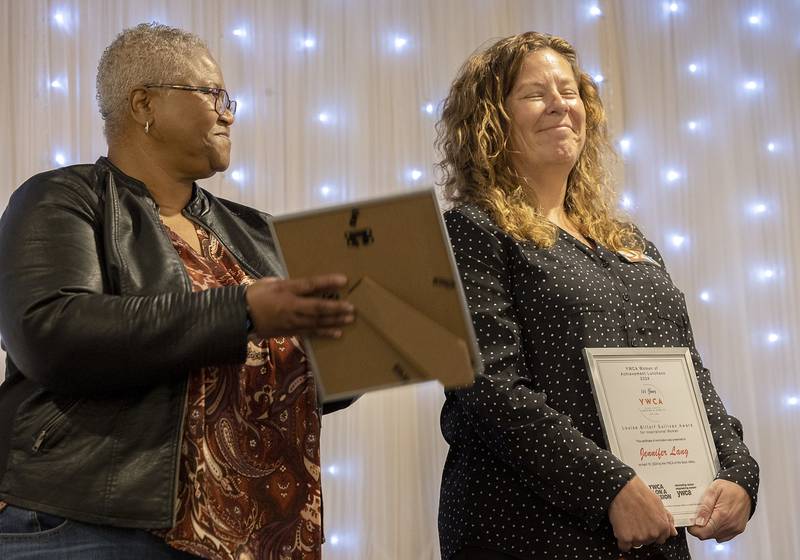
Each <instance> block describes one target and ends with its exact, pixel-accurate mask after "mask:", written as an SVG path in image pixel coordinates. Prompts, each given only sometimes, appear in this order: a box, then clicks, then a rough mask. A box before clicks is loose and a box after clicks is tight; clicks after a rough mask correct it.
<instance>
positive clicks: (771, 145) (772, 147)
mask: <svg viewBox="0 0 800 560" xmlns="http://www.w3.org/2000/svg"><path fill="white" fill-rule="evenodd" d="M777 149H778V144H777V143H776V142H767V151H768V152H774V151H777Z"/></svg>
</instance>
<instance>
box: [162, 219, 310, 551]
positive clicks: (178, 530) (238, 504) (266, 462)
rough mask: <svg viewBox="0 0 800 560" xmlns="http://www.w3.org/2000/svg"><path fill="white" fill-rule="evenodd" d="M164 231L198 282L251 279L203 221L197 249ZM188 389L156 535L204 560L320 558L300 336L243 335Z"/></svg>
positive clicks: (197, 285)
mask: <svg viewBox="0 0 800 560" xmlns="http://www.w3.org/2000/svg"><path fill="white" fill-rule="evenodd" d="M167 231H168V232H169V235H170V239H171V241H172V244H173V245H174V247H175V249H176V250H177V252H178V254H179V255H180V257H181V260H182V261H183V264H184V266H185V267H186V271H187V273H188V274H189V277H190V278H191V281H192V287H193V289H194V290H195V291H200V290H206V289H209V288H215V287H221V286H230V285H236V284H250V283H252V282H253V280H252V279H251V278H249V277H248V276H247V275H246V274H245V272H244V271H243V270H242V268H241V267H240V266H239V264H238V263H237V262H236V261H235V260H234V258H233V257H232V256H231V255H230V254H229V253H228V252H227V251H225V249H224V248H223V247H222V244H221V243H219V241H218V240H217V239H216V238H215V237H213V236H210V235H209V234H208V233H207V232H206V231H205V230H203V229H202V228H199V227H197V235H198V237H199V238H200V243H201V247H202V254H197V253H196V252H195V251H194V250H193V249H192V248H191V247H190V246H189V245H188V244H187V243H186V242H184V241H183V240H182V239H181V238H180V237H179V236H178V235H176V234H175V233H174V232H172V231H171V230H169V229H167ZM187 393H188V394H187V398H188V405H187V408H186V418H185V425H184V428H183V440H182V445H181V450H180V454H181V456H180V470H179V476H178V481H179V491H178V499H177V503H176V504H175V507H176V509H177V522H176V524H175V526H174V527H173V528H172V529H170V530H164V531H160V532H159V533H158V534H159V535H161V536H162V537H163V538H164V539H165V540H166V542H167V543H168V544H169V545H170V546H172V547H174V548H177V549H180V550H183V551H186V552H190V553H192V554H196V555H198V556H200V557H202V558H208V559H211V560H319V559H320V558H321V545H322V522H321V517H322V494H321V486H320V467H319V434H320V417H319V409H318V407H317V399H316V389H315V386H314V379H313V377H312V375H311V373H310V371H309V369H308V364H307V363H306V358H305V355H304V354H303V351H302V350H301V348H300V345H299V343H298V342H297V341H296V340H295V339H291V338H273V339H269V340H264V339H260V340H259V339H257V338H256V337H250V340H249V341H248V348H247V359H246V362H245V363H244V364H241V365H228V366H219V367H206V368H203V369H201V370H200V371H196V372H193V373H192V374H191V375H190V377H189V385H188V390H187Z"/></svg>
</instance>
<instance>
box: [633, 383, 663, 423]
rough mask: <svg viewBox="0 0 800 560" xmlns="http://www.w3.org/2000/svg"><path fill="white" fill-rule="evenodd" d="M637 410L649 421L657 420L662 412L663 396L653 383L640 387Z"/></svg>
mask: <svg viewBox="0 0 800 560" xmlns="http://www.w3.org/2000/svg"><path fill="white" fill-rule="evenodd" d="M638 400H639V412H641V413H642V416H644V417H645V418H647V419H648V420H650V421H658V419H659V417H660V416H661V415H662V414H663V413H664V397H663V395H662V393H661V391H659V390H658V388H656V387H655V386H654V385H645V386H643V387H642V389H641V392H640V394H639V396H638Z"/></svg>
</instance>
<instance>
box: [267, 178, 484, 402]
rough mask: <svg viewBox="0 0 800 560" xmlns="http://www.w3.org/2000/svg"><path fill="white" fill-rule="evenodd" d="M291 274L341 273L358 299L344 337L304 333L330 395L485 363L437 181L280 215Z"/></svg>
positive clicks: (463, 382)
mask: <svg viewBox="0 0 800 560" xmlns="http://www.w3.org/2000/svg"><path fill="white" fill-rule="evenodd" d="M270 227H271V228H272V234H273V239H275V241H276V244H277V250H278V255H279V257H280V259H281V261H282V263H283V265H284V268H285V270H286V271H287V273H288V275H289V277H292V278H300V277H306V276H314V275H317V274H325V273H330V272H341V273H344V274H346V275H347V278H348V285H347V286H346V287H345V288H344V289H342V290H341V291H340V292H339V293H336V294H326V296H329V297H334V298H346V299H347V300H348V301H350V302H351V303H353V305H354V306H355V308H356V320H355V323H354V324H352V325H348V326H347V327H345V328H344V329H343V336H342V338H340V339H337V340H333V339H326V338H314V337H306V338H305V342H304V344H303V348H304V349H305V351H306V355H307V356H308V360H309V362H310V364H311V370H312V372H313V373H314V375H315V376H316V381H317V388H318V391H319V393H320V397H321V399H322V400H323V401H328V400H337V399H341V398H346V397H350V396H353V395H358V394H362V393H365V392H367V391H373V390H377V389H383V388H388V387H395V386H400V385H406V384H409V383H416V382H421V381H431V380H437V381H439V382H441V383H442V385H444V386H445V387H463V386H468V385H471V384H472V383H473V380H474V378H475V375H476V373H478V372H480V371H481V367H482V362H481V358H480V352H479V350H478V344H477V342H476V340H475V334H474V331H473V327H472V320H471V319H470V316H469V311H468V308H467V304H466V299H465V297H464V291H463V288H462V286H461V280H460V278H459V275H458V269H457V268H456V263H455V259H454V258H453V254H452V250H451V248H450V241H449V239H448V237H447V230H446V229H445V226H444V223H443V221H442V215H441V211H440V209H439V205H438V202H437V199H436V194H435V192H434V191H433V189H425V190H419V191H412V192H405V193H402V194H396V195H390V196H383V197H380V198H374V199H371V200H365V201H356V202H350V203H347V204H342V205H338V206H329V207H326V208H319V209H315V210H310V211H305V212H300V213H296V214H289V215H284V216H278V217H276V218H273V219H272V221H271V223H270Z"/></svg>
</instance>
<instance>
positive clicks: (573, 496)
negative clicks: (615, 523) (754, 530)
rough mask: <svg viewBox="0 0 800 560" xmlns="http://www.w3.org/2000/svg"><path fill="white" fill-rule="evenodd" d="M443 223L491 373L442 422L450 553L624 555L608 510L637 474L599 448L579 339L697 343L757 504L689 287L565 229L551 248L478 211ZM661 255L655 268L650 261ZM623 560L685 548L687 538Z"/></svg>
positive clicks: (716, 413)
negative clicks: (698, 336)
mask: <svg viewBox="0 0 800 560" xmlns="http://www.w3.org/2000/svg"><path fill="white" fill-rule="evenodd" d="M445 221H446V224H447V228H448V231H449V234H450V239H451V242H452V244H453V250H454V254H455V257H456V261H457V263H458V267H459V270H460V275H461V279H462V282H463V285H464V291H465V294H466V297H467V303H468V305H469V309H470V313H471V316H472V321H473V324H474V326H475V334H476V336H477V339H478V344H479V346H480V349H481V354H482V358H483V364H484V373H483V374H482V375H480V376H478V378H477V379H476V381H475V384H474V385H473V386H472V387H470V388H468V389H462V390H456V391H448V393H447V398H446V401H445V404H444V407H443V409H442V416H441V420H442V432H443V434H444V437H445V439H446V440H447V442H448V443H449V444H450V450H449V453H448V455H447V461H446V463H445V467H444V473H443V476H442V488H441V497H440V508H439V536H440V543H441V548H442V558H443V559H444V560H447V559H449V558H451V557H452V556H453V555H454V554H456V553H457V552H458V551H459V550H460V549H461V548H462V547H465V546H468V545H470V546H477V547H481V548H485V549H488V550H494V551H498V552H502V553H505V554H506V555H509V556H511V557H513V558H520V559H533V558H536V559H541V558H547V559H548V560H558V559H564V560H581V559H587V560H589V559H591V560H597V559H604V558H609V559H611V558H613V559H618V558H620V551H619V549H618V548H617V542H616V538H615V537H614V535H613V532H612V528H611V525H610V523H609V521H608V514H607V511H608V507H609V505H610V504H611V501H612V500H613V499H614V497H615V496H616V494H617V492H619V490H620V489H622V487H623V486H624V485H625V484H626V483H627V482H628V480H629V479H630V478H632V477H633V476H634V472H633V470H632V469H631V468H630V467H628V466H627V465H625V464H624V463H622V462H621V461H620V460H619V459H617V458H616V457H614V456H613V455H612V454H611V453H610V452H609V451H607V450H606V449H605V442H604V439H603V432H602V428H601V425H600V420H599V418H598V415H597V408H596V407H595V403H594V398H593V396H592V389H591V385H590V383H589V378H588V374H587V371H586V368H585V365H584V362H583V356H582V354H581V351H582V349H583V348H584V347H632V346H685V347H688V348H690V350H691V355H692V359H693V362H694V367H695V370H696V371H697V376H698V381H699V384H700V389H701V391H702V393H703V399H704V401H705V404H706V410H707V412H708V419H709V422H710V424H711V429H712V432H713V436H714V442H715V443H716V446H717V451H718V454H719V459H720V464H721V466H722V471H721V472H720V473H719V475H718V477H719V478H723V479H726V480H731V481H733V482H736V483H738V484H740V485H741V486H743V487H744V488H745V489H746V490H747V492H748V493H749V495H750V497H751V499H752V501H753V509H755V500H756V492H757V490H758V481H759V469H758V464H757V463H756V461H755V460H754V459H753V458H752V457H751V456H750V453H749V451H748V449H747V447H746V446H745V445H744V443H743V442H742V438H741V436H740V435H739V434H737V431H736V429H735V428H734V426H736V425H739V424H738V420H736V419H734V418H732V417H729V416H728V414H727V412H726V411H725V407H724V406H723V404H722V402H721V401H720V398H719V396H718V395H717V393H716V391H715V390H714V387H713V385H712V384H711V378H710V376H709V372H708V370H707V369H706V368H704V367H703V364H702V362H701V360H700V356H699V355H698V353H697V350H696V348H695V345H694V340H693V335H692V330H691V326H690V324H689V319H688V316H687V312H686V303H685V300H684V297H683V294H682V293H681V292H680V291H679V290H678V289H677V288H676V287H675V286H674V285H673V283H672V280H671V279H670V277H669V275H668V274H667V272H666V271H665V269H664V263H663V260H662V259H661V255H660V254H659V253H658V250H657V249H656V247H655V246H654V245H653V244H652V243H649V242H648V243H647V251H646V254H647V255H648V256H649V257H651V259H652V260H653V261H654V262H651V263H648V262H637V263H630V262H628V261H626V260H625V259H623V258H622V257H620V256H618V255H617V254H615V253H613V252H611V251H609V250H607V249H605V248H603V247H598V248H597V250H596V251H593V250H591V249H589V248H588V247H586V246H585V245H583V244H582V243H581V242H579V241H578V240H577V239H575V238H573V237H572V236H570V235H569V234H567V233H566V232H564V231H560V232H559V237H558V239H557V241H556V243H555V245H554V246H553V247H551V248H547V249H543V248H537V247H535V246H534V245H533V244H531V243H519V242H517V241H515V240H514V239H513V238H511V237H510V236H509V235H508V234H506V233H504V232H503V231H502V230H501V229H499V228H498V227H497V225H496V224H495V223H494V222H493V221H492V220H491V219H490V218H489V217H488V215H487V214H486V213H484V212H483V211H482V210H481V209H479V208H478V207H475V206H471V205H462V206H459V207H457V208H454V209H452V210H450V211H448V212H447V213H446V214H445ZM656 263H657V264H656ZM625 557H626V558H637V559H638V558H668V559H686V558H689V557H690V556H689V551H688V547H687V543H686V534H685V531H684V530H683V529H681V530H679V534H678V536H677V537H674V538H672V539H670V540H669V541H667V543H666V544H664V545H663V546H658V545H651V546H646V547H643V548H641V549H639V550H636V551H633V552H632V553H630V554H627V555H626V556H625Z"/></svg>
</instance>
